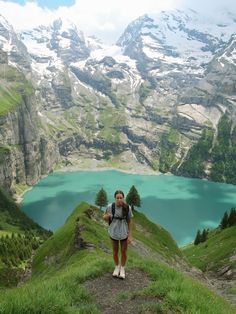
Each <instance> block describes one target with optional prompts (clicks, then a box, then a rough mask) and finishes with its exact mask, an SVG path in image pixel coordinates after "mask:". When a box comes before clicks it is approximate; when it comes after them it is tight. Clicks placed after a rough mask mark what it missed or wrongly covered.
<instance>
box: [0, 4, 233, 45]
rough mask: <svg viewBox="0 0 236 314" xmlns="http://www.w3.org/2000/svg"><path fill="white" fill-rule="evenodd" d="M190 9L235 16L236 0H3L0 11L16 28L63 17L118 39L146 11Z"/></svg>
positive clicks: (98, 34) (111, 39)
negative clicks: (230, 13) (222, 11)
mask: <svg viewBox="0 0 236 314" xmlns="http://www.w3.org/2000/svg"><path fill="white" fill-rule="evenodd" d="M183 8H190V9H194V10H196V11H200V12H201V13H203V14H205V15H206V14H211V15H212V14H214V12H217V11H219V10H221V9H226V10H228V11H229V12H232V13H234V14H235V15H236V1H235V0H197V1H196V0H165V1H163V0H64V1H63V0H9V1H3V0H0V14H1V15H3V16H4V17H5V18H6V19H7V20H8V22H9V23H10V24H12V25H13V27H14V29H15V30H16V31H21V30H24V29H29V28H32V27H36V26H38V25H42V24H43V25H48V24H50V23H52V21H53V20H54V19H56V18H58V17H60V16H62V17H67V18H68V19H71V20H72V21H73V22H74V23H75V24H76V25H77V26H78V28H79V29H80V30H82V31H83V32H84V33H85V34H86V35H95V36H96V37H98V38H101V39H102V40H103V41H104V42H107V43H112V42H116V41H117V40H118V38H119V37H120V35H121V34H122V33H123V31H124V29H125V28H126V26H127V25H128V24H129V23H130V22H132V21H133V20H134V19H136V18H138V17H139V16H141V15H143V14H149V13H158V12H160V11H162V10H171V9H183Z"/></svg>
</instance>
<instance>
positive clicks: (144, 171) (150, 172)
mask: <svg viewBox="0 0 236 314" xmlns="http://www.w3.org/2000/svg"><path fill="white" fill-rule="evenodd" d="M101 171H119V172H123V173H126V174H134V175H147V176H160V175H166V176H167V175H169V176H172V175H173V174H172V173H169V172H167V173H161V172H160V171H155V170H152V169H148V168H142V167H140V168H139V169H137V170H127V169H122V168H116V167H91V168H90V167H87V168H85V167H80V166H64V167H61V168H59V169H56V170H53V171H52V172H49V173H48V174H47V175H43V176H42V177H41V178H40V179H39V181H40V180H42V179H43V178H46V177H47V176H48V175H49V174H50V173H58V172H101ZM39 181H38V182H39ZM36 184H37V183H36ZM33 186H34V185H32V186H30V187H29V188H28V189H26V190H25V191H24V192H23V193H21V194H19V195H15V201H16V203H17V204H21V203H22V200H23V197H24V194H25V193H27V192H28V191H30V190H31V189H32V188H33Z"/></svg>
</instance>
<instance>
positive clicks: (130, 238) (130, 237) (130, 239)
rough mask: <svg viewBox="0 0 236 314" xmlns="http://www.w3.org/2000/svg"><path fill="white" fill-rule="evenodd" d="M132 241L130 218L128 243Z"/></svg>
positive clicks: (130, 220)
mask: <svg viewBox="0 0 236 314" xmlns="http://www.w3.org/2000/svg"><path fill="white" fill-rule="evenodd" d="M131 241H132V219H129V221H128V243H131Z"/></svg>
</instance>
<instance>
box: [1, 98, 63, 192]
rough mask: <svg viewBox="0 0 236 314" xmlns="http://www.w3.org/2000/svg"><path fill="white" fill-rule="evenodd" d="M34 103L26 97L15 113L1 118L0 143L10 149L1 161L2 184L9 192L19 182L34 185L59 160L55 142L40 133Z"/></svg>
mask: <svg viewBox="0 0 236 314" xmlns="http://www.w3.org/2000/svg"><path fill="white" fill-rule="evenodd" d="M33 103H34V100H33V99H32V98H31V97H29V98H24V100H23V101H22V103H21V104H19V106H18V107H17V109H16V110H15V111H13V112H9V113H8V114H7V115H5V116H1V117H0V143H1V145H3V146H7V147H8V148H9V149H8V150H7V151H6V153H5V156H4V157H3V158H2V160H1V162H0V185H2V186H3V187H5V188H6V189H7V190H9V189H12V188H13V189H14V185H15V184H17V183H22V184H28V185H33V184H35V183H36V182H37V181H38V180H39V178H40V177H41V176H42V175H45V174H48V172H49V171H50V170H51V169H52V167H53V164H55V163H56V162H57V160H58V153H57V151H56V150H57V148H56V147H55V145H54V143H53V142H51V141H50V140H49V139H48V138H47V139H46V138H44V135H43V134H42V135H40V134H39V130H38V118H37V116H36V112H35V107H34V106H32V104H33Z"/></svg>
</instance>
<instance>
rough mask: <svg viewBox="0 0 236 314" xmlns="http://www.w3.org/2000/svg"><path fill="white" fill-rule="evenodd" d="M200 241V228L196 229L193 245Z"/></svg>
mask: <svg viewBox="0 0 236 314" xmlns="http://www.w3.org/2000/svg"><path fill="white" fill-rule="evenodd" d="M200 242H201V232H200V230H198V231H197V234H196V237H195V240H194V245H198V244H199V243H200Z"/></svg>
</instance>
